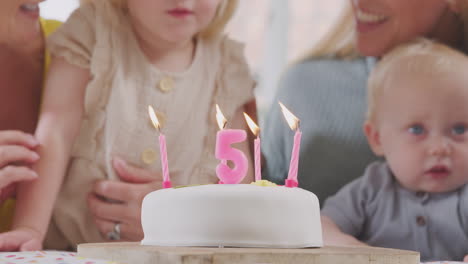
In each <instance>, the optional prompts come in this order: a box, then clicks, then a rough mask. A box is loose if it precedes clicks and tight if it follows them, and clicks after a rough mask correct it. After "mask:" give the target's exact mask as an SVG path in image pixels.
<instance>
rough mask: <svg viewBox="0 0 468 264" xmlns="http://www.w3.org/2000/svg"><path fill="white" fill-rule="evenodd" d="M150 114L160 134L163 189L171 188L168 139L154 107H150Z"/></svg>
mask: <svg viewBox="0 0 468 264" xmlns="http://www.w3.org/2000/svg"><path fill="white" fill-rule="evenodd" d="M148 112H149V115H150V118H151V122H152V123H153V126H154V128H156V129H157V130H158V132H159V153H160V155H161V167H162V173H163V188H171V186H172V184H171V179H170V178H169V164H168V162H167V150H166V137H165V136H164V134H163V133H161V127H160V125H159V120H158V116H157V115H156V113H155V112H154V109H153V107H151V106H148Z"/></svg>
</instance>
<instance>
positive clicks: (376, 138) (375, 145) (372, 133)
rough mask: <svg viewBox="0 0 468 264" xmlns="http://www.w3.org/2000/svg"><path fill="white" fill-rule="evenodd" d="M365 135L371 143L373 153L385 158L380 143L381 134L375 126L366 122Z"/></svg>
mask: <svg viewBox="0 0 468 264" xmlns="http://www.w3.org/2000/svg"><path fill="white" fill-rule="evenodd" d="M364 133H365V134H366V136H367V141H368V142H369V145H370V147H371V149H372V151H374V153H375V154H376V155H377V156H383V154H384V153H383V149H382V144H381V143H380V133H379V131H378V130H377V128H376V127H375V124H374V123H372V122H370V121H366V122H365V123H364Z"/></svg>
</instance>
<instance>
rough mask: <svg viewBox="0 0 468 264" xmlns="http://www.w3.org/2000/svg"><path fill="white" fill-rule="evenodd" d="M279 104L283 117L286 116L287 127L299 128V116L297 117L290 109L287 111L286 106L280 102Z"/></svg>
mask: <svg viewBox="0 0 468 264" xmlns="http://www.w3.org/2000/svg"><path fill="white" fill-rule="evenodd" d="M278 103H279V105H280V106H281V111H282V112H283V115H284V118H286V121H287V122H288V125H289V127H290V128H291V129H292V130H297V129H299V122H300V120H299V118H297V117H296V116H295V115H293V113H291V111H289V109H288V108H286V106H284V105H283V104H282V103H281V102H278Z"/></svg>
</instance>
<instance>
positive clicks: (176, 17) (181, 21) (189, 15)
mask: <svg viewBox="0 0 468 264" xmlns="http://www.w3.org/2000/svg"><path fill="white" fill-rule="evenodd" d="M126 1H127V7H128V9H129V13H130V16H131V18H132V23H133V26H134V28H135V29H136V32H137V34H139V35H140V36H139V37H140V38H143V39H145V40H149V41H157V40H159V41H163V42H166V43H167V42H169V43H175V42H179V43H180V42H185V41H188V40H191V39H192V38H193V37H194V36H195V35H196V34H197V33H199V32H200V31H202V30H203V29H205V28H206V27H207V26H208V25H209V24H210V22H211V21H212V20H213V18H214V17H215V15H216V11H217V9H218V6H219V5H220V3H221V1H222V0H178V1H174V0H126Z"/></svg>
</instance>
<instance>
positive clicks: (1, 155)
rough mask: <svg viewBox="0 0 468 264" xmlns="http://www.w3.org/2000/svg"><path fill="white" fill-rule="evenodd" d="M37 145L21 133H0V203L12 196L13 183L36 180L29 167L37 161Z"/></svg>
mask: <svg viewBox="0 0 468 264" xmlns="http://www.w3.org/2000/svg"><path fill="white" fill-rule="evenodd" d="M38 145H39V143H38V142H37V140H36V139H35V138H34V137H33V136H32V135H29V134H26V133H23V132H21V131H0V202H2V201H4V200H5V199H7V198H10V197H11V196H13V195H14V192H15V188H14V186H13V185H12V184H13V183H15V182H20V181H29V180H34V179H36V178H37V173H36V172H35V171H34V170H32V169H31V167H30V165H31V164H33V163H35V162H36V161H38V160H39V155H38V154H37V153H36V151H35V150H34V149H35V148H36V147H37V146H38Z"/></svg>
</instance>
